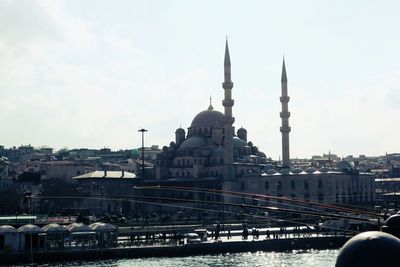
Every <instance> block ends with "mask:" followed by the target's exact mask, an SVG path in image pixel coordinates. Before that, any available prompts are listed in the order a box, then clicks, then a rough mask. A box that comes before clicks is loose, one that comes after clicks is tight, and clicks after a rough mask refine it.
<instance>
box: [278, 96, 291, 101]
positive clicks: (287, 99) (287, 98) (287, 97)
mask: <svg viewBox="0 0 400 267" xmlns="http://www.w3.org/2000/svg"><path fill="white" fill-rule="evenodd" d="M279 99H280V100H281V102H289V100H290V97H289V96H281V97H280V98H279Z"/></svg>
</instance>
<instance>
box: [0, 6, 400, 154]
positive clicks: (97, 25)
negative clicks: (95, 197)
mask: <svg viewBox="0 0 400 267" xmlns="http://www.w3.org/2000/svg"><path fill="white" fill-rule="evenodd" d="M399 10H400V2H399V1H365V0H364V1H357V0H354V1H344V0H337V1H328V0H326V1H324V0H318V1H317V0H315V1H312V0H304V1H295V0H293V1H285V0H284V1H269V0H266V1H261V0H260V1H255V0H251V1H234V0H226V1H224V0H218V1H215V0H202V1H194V0H168V1H167V0H158V1H156V0H146V1H134V0H133V1H129V0H126V1H122V0H116V1H101V0H86V1H81V0H68V1H59V0H48V1H34V0H19V1H13V0H0V25H1V30H0V108H1V114H0V145H3V146H5V147H11V146H19V145H27V144H32V145H33V146H35V147H40V146H43V145H46V146H50V147H53V148H55V149H60V148H64V147H67V148H71V149H72V148H79V147H85V148H103V147H108V148H111V149H113V150H118V149H130V148H135V147H139V146H141V135H140V133H139V132H138V129H140V128H146V129H147V130H148V132H147V133H146V134H145V143H146V145H152V144H156V145H159V146H160V147H162V146H164V145H168V144H169V143H170V142H171V141H173V140H174V139H175V136H174V132H175V130H176V129H177V128H179V127H182V128H184V129H187V128H188V127H190V124H191V121H192V119H193V118H194V117H195V115H196V114H197V113H199V112H201V111H202V110H205V109H207V107H208V105H209V98H210V96H211V97H212V102H213V103H212V104H213V106H214V109H215V110H219V111H223V107H222V103H221V101H222V99H223V90H222V86H221V83H222V81H223V59H224V49H225V47H224V46H225V39H226V38H228V41H229V48H230V56H231V62H232V80H233V82H234V87H233V90H232V97H233V99H234V100H235V105H234V106H233V116H234V117H235V125H234V126H235V127H236V129H238V128H239V127H241V126H242V127H244V128H246V129H247V131H248V139H249V140H251V141H252V142H253V143H254V144H255V145H256V146H258V147H259V149H260V150H261V151H264V152H265V153H266V155H267V156H268V157H272V158H273V159H278V158H279V157H280V155H281V133H280V132H279V127H280V124H281V119H280V117H279V112H280V111H281V103H280V102H279V97H280V94H281V91H280V86H281V84H280V78H281V77H280V75H281V68H282V58H283V56H284V57H285V62H286V70H287V76H288V92H289V95H290V102H289V111H290V112H291V117H290V121H289V123H290V126H291V127H292V131H291V133H290V153H291V157H292V158H296V157H298V158H304V157H308V158H309V157H311V156H312V155H320V154H322V153H328V151H329V150H330V151H331V153H334V154H337V155H338V156H347V155H354V156H357V155H359V154H364V155H367V156H373V155H383V154H385V153H386V152H387V153H393V152H400V142H399V132H400V123H399V118H400V49H399V48H400V27H399V25H400V16H399Z"/></svg>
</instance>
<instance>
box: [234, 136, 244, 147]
mask: <svg viewBox="0 0 400 267" xmlns="http://www.w3.org/2000/svg"><path fill="white" fill-rule="evenodd" d="M245 146H247V144H246V142H245V141H244V140H242V139H240V138H239V137H236V136H234V137H233V147H245Z"/></svg>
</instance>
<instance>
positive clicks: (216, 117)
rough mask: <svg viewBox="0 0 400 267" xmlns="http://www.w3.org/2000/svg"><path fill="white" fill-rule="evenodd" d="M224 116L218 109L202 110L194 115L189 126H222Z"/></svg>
mask: <svg viewBox="0 0 400 267" xmlns="http://www.w3.org/2000/svg"><path fill="white" fill-rule="evenodd" d="M224 121H225V116H224V114H222V113H221V112H219V111H215V110H204V111H202V112H200V113H199V114H197V115H196V117H194V119H193V121H192V124H191V127H215V126H217V127H223V126H224Z"/></svg>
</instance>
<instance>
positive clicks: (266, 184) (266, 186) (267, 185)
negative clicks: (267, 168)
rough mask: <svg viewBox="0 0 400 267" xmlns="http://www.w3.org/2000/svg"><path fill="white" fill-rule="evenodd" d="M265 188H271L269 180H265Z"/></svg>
mask: <svg viewBox="0 0 400 267" xmlns="http://www.w3.org/2000/svg"><path fill="white" fill-rule="evenodd" d="M264 188H265V191H267V190H268V189H269V182H268V181H265V184H264Z"/></svg>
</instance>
